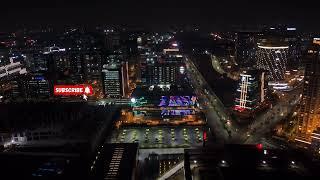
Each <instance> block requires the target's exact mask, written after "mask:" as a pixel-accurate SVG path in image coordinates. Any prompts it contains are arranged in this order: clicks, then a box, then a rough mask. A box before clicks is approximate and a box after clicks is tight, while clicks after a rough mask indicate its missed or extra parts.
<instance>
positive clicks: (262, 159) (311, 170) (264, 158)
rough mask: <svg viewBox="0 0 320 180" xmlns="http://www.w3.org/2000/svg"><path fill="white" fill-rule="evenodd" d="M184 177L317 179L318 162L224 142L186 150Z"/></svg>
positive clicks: (259, 146)
mask: <svg viewBox="0 0 320 180" xmlns="http://www.w3.org/2000/svg"><path fill="white" fill-rule="evenodd" d="M184 163H185V164H184V167H185V179H186V180H191V179H203V180H207V179H208V180H209V179H225V180H228V179H272V178H274V179H283V178H285V179H297V178H299V179H300V178H303V179H304V178H307V179H318V178H319V177H320V176H319V175H320V173H319V171H318V170H319V167H320V164H319V161H313V160H311V158H309V157H308V156H305V155H304V154H303V153H301V152H295V151H289V150H269V149H262V146H261V145H257V146H256V145H226V146H224V147H205V148H198V149H186V150H185V161H184Z"/></svg>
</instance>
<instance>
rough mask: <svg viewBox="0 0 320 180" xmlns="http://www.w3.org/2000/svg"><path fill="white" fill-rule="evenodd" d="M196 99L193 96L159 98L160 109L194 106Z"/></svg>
mask: <svg viewBox="0 0 320 180" xmlns="http://www.w3.org/2000/svg"><path fill="white" fill-rule="evenodd" d="M196 101H197V98H196V97H195V96H161V99H160V103H159V105H158V106H160V107H181V106H194V105H195V104H196Z"/></svg>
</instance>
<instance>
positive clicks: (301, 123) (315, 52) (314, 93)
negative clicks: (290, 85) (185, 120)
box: [296, 44, 320, 142]
mask: <svg viewBox="0 0 320 180" xmlns="http://www.w3.org/2000/svg"><path fill="white" fill-rule="evenodd" d="M319 52H320V45H316V44H314V45H313V46H312V47H311V48H309V50H308V51H307V54H306V55H305V57H304V60H303V61H304V64H305V75H304V84H303V92H302V99H301V102H300V104H299V111H298V115H297V118H298V126H297V131H296V135H297V137H296V140H297V141H302V142H309V141H310V136H311V133H312V132H313V131H314V130H315V129H316V128H317V127H319V126H320V55H319Z"/></svg>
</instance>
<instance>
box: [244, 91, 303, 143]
mask: <svg viewBox="0 0 320 180" xmlns="http://www.w3.org/2000/svg"><path fill="white" fill-rule="evenodd" d="M300 90H301V89H295V90H293V91H290V92H283V93H279V95H280V101H279V102H278V103H277V104H276V105H275V106H273V107H272V108H271V109H269V110H268V111H267V112H265V113H263V114H261V115H259V116H258V117H257V118H255V121H254V122H253V123H252V124H251V125H250V127H249V130H248V131H247V132H245V133H244V135H245V136H247V139H246V140H245V142H244V143H246V144H254V143H261V142H262V139H263V137H264V135H265V134H266V133H267V132H269V131H270V130H271V129H272V128H273V127H274V126H275V125H276V124H277V123H279V122H280V121H281V120H282V119H283V118H285V117H286V116H287V115H288V114H290V113H291V112H292V110H293V108H294V106H295V105H296V104H297V103H298V102H299V97H300V96H299V95H300Z"/></svg>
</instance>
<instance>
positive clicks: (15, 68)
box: [0, 59, 27, 79]
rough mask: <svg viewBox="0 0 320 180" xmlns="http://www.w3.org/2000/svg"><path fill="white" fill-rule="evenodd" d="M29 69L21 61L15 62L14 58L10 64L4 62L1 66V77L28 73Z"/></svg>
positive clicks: (7, 77)
mask: <svg viewBox="0 0 320 180" xmlns="http://www.w3.org/2000/svg"><path fill="white" fill-rule="evenodd" d="M26 73H27V70H26V68H25V67H23V65H22V64H21V62H14V61H13V59H10V62H9V64H4V65H3V66H0V79H10V78H13V77H15V76H16V75H22V74H26Z"/></svg>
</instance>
